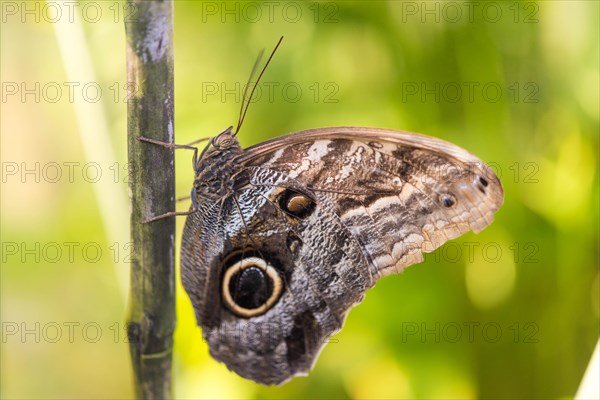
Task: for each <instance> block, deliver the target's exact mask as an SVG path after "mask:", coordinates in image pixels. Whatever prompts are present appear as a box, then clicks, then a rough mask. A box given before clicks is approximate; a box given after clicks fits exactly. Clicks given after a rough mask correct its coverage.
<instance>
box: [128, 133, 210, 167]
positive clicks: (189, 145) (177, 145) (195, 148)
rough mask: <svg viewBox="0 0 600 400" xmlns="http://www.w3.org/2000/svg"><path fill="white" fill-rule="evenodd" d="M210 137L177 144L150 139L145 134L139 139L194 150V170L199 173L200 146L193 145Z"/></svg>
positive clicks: (171, 147) (163, 145)
mask: <svg viewBox="0 0 600 400" xmlns="http://www.w3.org/2000/svg"><path fill="white" fill-rule="evenodd" d="M208 139H210V138H202V139H198V140H195V141H193V142H191V143H189V144H175V143H167V142H161V141H160V140H155V139H150V138H147V137H144V136H140V137H138V140H139V141H140V142H146V143H152V144H155V145H157V146H161V147H165V148H167V149H187V150H194V157H193V158H192V164H193V167H194V172H195V173H197V172H198V167H197V163H198V148H197V147H195V146H192V145H193V144H196V143H200V142H203V141H205V140H208Z"/></svg>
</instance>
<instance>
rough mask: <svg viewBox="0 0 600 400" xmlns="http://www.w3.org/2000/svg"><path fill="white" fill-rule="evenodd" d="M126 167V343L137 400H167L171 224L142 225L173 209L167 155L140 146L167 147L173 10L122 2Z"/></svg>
mask: <svg viewBox="0 0 600 400" xmlns="http://www.w3.org/2000/svg"><path fill="white" fill-rule="evenodd" d="M126 7H127V9H126V10H127V15H129V17H128V19H127V21H126V23H125V28H126V36H127V82H128V88H129V102H128V107H127V136H128V159H129V169H130V183H129V188H130V192H131V241H132V244H133V251H132V258H131V289H130V295H129V296H130V297H129V316H128V336H129V339H130V350H131V359H132V364H133V375H134V385H135V392H136V396H137V398H143V399H163V398H170V397H172V388H171V358H172V348H173V331H174V329H175V258H174V237H175V220H174V218H165V219H162V220H158V221H156V222H153V223H148V224H144V223H142V222H143V221H144V220H145V219H147V218H149V217H150V216H152V215H157V214H163V213H165V212H168V211H173V210H174V209H175V202H174V196H173V193H174V192H175V166H174V158H173V151H172V150H169V149H166V148H164V147H160V146H156V145H152V144H148V143H143V142H140V141H139V140H138V139H137V138H138V137H139V136H145V137H148V138H152V139H155V140H159V141H163V142H170V143H172V142H173V140H174V139H173V137H174V134H173V129H174V128H173V111H174V110H173V94H174V93H173V92H174V85H173V2H172V1H171V0H163V1H141V0H127V3H126Z"/></svg>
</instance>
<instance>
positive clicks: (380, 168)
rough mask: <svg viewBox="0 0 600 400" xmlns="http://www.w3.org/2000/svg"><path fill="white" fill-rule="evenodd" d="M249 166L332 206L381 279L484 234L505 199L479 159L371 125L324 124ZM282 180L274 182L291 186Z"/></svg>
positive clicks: (252, 155)
mask: <svg viewBox="0 0 600 400" xmlns="http://www.w3.org/2000/svg"><path fill="white" fill-rule="evenodd" d="M239 161H240V162H241V163H242V164H243V165H245V166H246V167H248V168H255V169H257V170H258V169H260V170H265V171H276V172H279V173H281V174H282V175H284V176H286V178H287V181H286V182H287V184H293V185H298V186H305V187H307V188H310V189H311V190H312V191H313V192H314V193H315V195H316V197H317V199H316V200H317V201H319V202H322V203H328V204H330V205H331V206H332V207H334V209H335V212H336V214H337V215H338V216H339V217H340V219H341V220H342V221H343V223H344V225H345V226H346V228H347V229H348V230H349V231H350V232H351V234H352V236H353V237H354V238H355V239H356V240H357V241H358V242H359V243H360V244H361V246H362V248H363V251H364V253H365V256H366V257H367V258H368V259H369V260H370V261H371V262H372V267H373V270H374V275H375V276H377V277H380V276H383V275H387V274H390V273H395V272H400V271H402V270H403V269H404V268H405V267H407V266H409V265H411V264H414V263H417V262H421V261H422V259H423V253H424V252H431V251H433V250H435V249H436V248H438V247H439V246H441V245H442V244H443V243H444V242H446V241H447V240H449V239H453V238H456V237H457V236H460V235H462V234H464V233H466V232H468V231H469V230H472V231H474V232H479V231H481V230H482V229H484V228H485V227H486V226H487V225H489V224H490V223H491V222H492V221H493V215H494V213H495V212H496V211H497V210H498V209H499V208H500V206H501V205H502V202H503V197H504V195H503V190H502V186H501V184H500V181H499V179H498V177H497V176H496V175H495V174H494V172H493V171H492V170H491V169H490V168H489V167H488V166H487V165H486V164H485V163H484V162H482V161H481V160H480V159H479V158H477V157H475V156H474V155H472V154H470V153H469V152H467V151H466V150H463V149H461V148H460V147H458V146H455V145H453V144H450V143H448V142H445V141H442V140H440V139H436V138H432V137H428V136H424V135H419V134H414V133H409V132H401V131H391V130H383V129H372V128H352V127H340V128H325V129H314V130H310V131H304V132H298V133H294V134H290V135H287V136H283V137H280V138H277V139H274V140H271V141H268V142H265V143H262V144H259V145H257V146H253V147H251V148H249V149H247V150H246V151H245V154H244V155H243V156H242V158H241V159H240V160H239ZM286 182H284V181H280V182H278V183H277V184H279V185H283V184H286Z"/></svg>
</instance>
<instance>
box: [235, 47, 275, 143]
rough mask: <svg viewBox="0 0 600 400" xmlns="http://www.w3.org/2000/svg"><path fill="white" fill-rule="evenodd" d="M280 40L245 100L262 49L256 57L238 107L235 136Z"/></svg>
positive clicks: (262, 51)
mask: <svg viewBox="0 0 600 400" xmlns="http://www.w3.org/2000/svg"><path fill="white" fill-rule="evenodd" d="M282 40H283V36H282V37H280V38H279V41H278V42H277V44H276V45H275V48H274V49H273V51H272V52H271V55H270V56H269V59H268V60H267V62H266V64H265V66H264V67H263V69H262V71H260V75H258V79H257V80H256V84H254V86H252V91H251V92H250V96H248V99H247V100H246V95H247V94H248V87H249V86H250V82H252V77H253V76H254V74H255V73H256V70H257V67H258V64H259V63H260V59H261V58H262V55H263V53H264V49H263V50H261V52H260V53H259V55H258V57H257V58H256V62H255V63H254V67H252V72H251V73H250V77H249V78H248V83H247V84H246V88H245V89H244V96H243V97H242V106H241V107H240V116H239V119H238V124H237V127H236V128H235V133H234V135H237V134H238V132H239V131H240V128H241V127H242V123H243V122H244V118H246V112H247V111H248V107H250V102H251V101H252V96H254V91H255V90H256V87H257V86H258V82H260V78H262V76H263V74H264V73H265V71H266V69H267V67H268V66H269V63H270V62H271V59H272V58H273V56H274V55H275V52H276V51H277V48H278V47H279V45H280V44H281V41H282Z"/></svg>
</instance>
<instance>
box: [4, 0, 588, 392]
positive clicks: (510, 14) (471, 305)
mask: <svg viewBox="0 0 600 400" xmlns="http://www.w3.org/2000/svg"><path fill="white" fill-rule="evenodd" d="M73 4H74V5H73V6H69V7H72V8H68V7H67V6H66V5H65V4H62V3H60V4H59V3H44V2H41V3H35V2H26V3H22V2H11V1H3V2H2V3H1V6H2V25H1V39H0V40H1V42H0V45H1V64H0V66H1V68H0V75H1V81H2V103H1V106H2V110H1V111H2V112H1V114H2V118H1V132H2V136H1V144H2V147H1V158H2V193H1V215H2V221H1V235H2V239H1V240H2V269H1V278H2V280H1V300H2V304H1V320H2V342H1V375H0V378H1V384H0V391H1V392H0V395H1V397H2V398H123V397H131V396H132V395H133V389H132V378H131V372H130V365H129V352H128V345H127V343H126V336H125V331H124V320H125V312H126V311H125V310H126V296H127V295H126V293H127V276H128V254H129V251H130V247H129V245H128V241H129V239H128V235H129V223H128V199H127V176H126V170H127V167H126V162H127V161H126V101H127V89H128V84H127V82H126V75H125V33H124V23H123V22H124V19H126V18H130V17H131V16H132V15H134V14H132V12H131V11H132V10H128V9H123V3H122V2H116V1H100V2H93V1H91V2H77V3H73ZM70 9H71V10H72V11H73V12H72V15H73V18H70V16H71V15H70V13H69V10H70ZM57 12H61V16H60V17H58V14H56V13H57ZM598 15H599V5H598V2H594V1H547V2H512V1H511V2H474V3H469V2H446V3H444V2H400V1H391V2H374V1H369V2H367V1H348V2H320V3H314V2H311V3H304V2H302V3H301V2H278V1H275V2H270V3H258V2H253V3H243V2H220V1H219V2H191V1H176V2H175V86H176V98H175V112H176V121H175V128H176V142H177V143H187V142H190V141H192V140H195V139H197V138H200V137H205V136H210V135H214V134H216V133H218V132H220V131H221V130H223V129H224V128H226V127H227V126H229V125H235V123H236V122H237V113H238V109H239V102H240V98H241V92H242V89H243V85H244V84H245V82H246V80H247V78H248V74H249V72H250V69H251V67H252V64H253V62H254V60H255V57H256V55H257V53H258V51H259V50H260V49H261V48H266V49H267V51H269V50H270V49H272V47H273V46H274V45H275V43H276V41H277V39H278V38H279V36H280V35H284V36H285V39H284V41H283V44H282V46H281V48H280V50H279V51H278V53H277V55H276V56H275V59H274V61H273V62H272V64H271V66H270V67H269V69H268V71H267V72H266V74H265V76H264V78H263V85H261V89H262V91H261V92H260V93H259V96H257V99H256V101H255V102H254V103H253V105H252V106H251V108H250V111H249V113H248V116H247V118H246V122H245V125H244V127H243V128H242V132H241V134H240V138H241V141H242V143H243V145H250V144H254V143H257V142H259V141H262V140H264V139H267V138H270V137H274V136H278V135H281V134H283V133H287V132H293V131H298V130H302V129H308V128H315V127H323V126H336V125H359V126H360V125H362V126H373V127H385V128H392V129H402V130H409V131H414V132H421V133H426V134H429V135H432V136H436V137H439V138H442V139H445V140H448V141H451V142H453V143H456V144H458V145H459V146H461V147H464V148H466V149H468V150H469V151H471V152H472V153H474V154H476V155H478V156H479V157H481V158H482V159H483V160H485V161H486V162H489V163H490V165H491V166H492V167H493V168H494V169H495V170H496V171H497V173H498V174H499V176H500V178H501V180H502V182H503V185H504V188H505V204H504V206H503V207H502V209H501V210H500V211H499V212H498V213H497V214H496V221H495V222H494V223H493V224H492V225H491V226H490V227H488V228H487V229H486V230H485V231H484V232H482V233H481V234H479V235H474V234H473V233H469V234H467V235H464V236H463V237H461V238H460V239H458V240H455V241H453V242H452V243H448V244H446V245H445V246H444V247H443V248H442V249H440V250H438V252H436V253H434V254H430V255H428V256H427V257H426V261H425V262H424V263H423V264H421V265H416V266H413V267H411V268H409V269H408V270H407V271H405V273H403V274H402V275H401V276H393V277H388V278H386V279H383V280H382V281H380V282H379V283H378V285H377V287H376V288H375V289H373V290H372V291H370V292H369V293H368V295H367V297H366V300H365V301H364V302H363V303H362V304H361V305H360V306H359V307H357V308H355V309H354V310H353V311H352V312H351V313H350V314H349V316H348V319H347V321H346V324H345V327H344V329H343V330H342V331H341V332H340V333H339V334H337V335H335V336H334V337H333V339H332V341H331V343H329V344H328V345H327V346H326V347H325V349H324V350H323V352H322V353H321V356H320V358H319V359H318V361H317V363H316V365H315V368H314V370H313V371H312V373H311V374H310V375H309V376H308V377H301V378H296V379H294V380H292V381H291V382H289V383H287V384H285V385H284V386H282V387H262V386H259V385H256V384H254V383H252V382H250V381H246V380H244V379H242V378H239V377H238V376H237V375H235V374H233V373H230V372H228V370H227V369H226V367H224V365H222V364H219V363H217V362H216V361H214V360H212V359H211V358H210V356H209V355H208V349H207V346H206V344H205V343H204V342H203V340H202V337H201V332H200V330H199V328H197V327H196V325H195V321H194V316H193V311H192V308H191V305H190V302H189V300H188V299H187V297H186V295H185V293H184V292H183V290H182V288H181V286H179V287H178V288H177V290H178V299H177V310H178V325H177V331H176V335H175V353H174V369H173V379H174V385H175V394H176V397H177V398H282V397H289V398H308V397H315V398H346V397H349V398H511V399H512V398H559V397H560V398H570V397H573V396H574V395H575V393H576V391H577V388H578V386H579V383H580V381H581V379H582V376H583V374H584V371H585V369H586V366H587V364H588V362H589V359H590V357H591V355H592V351H593V349H594V346H595V344H596V342H597V340H598V336H599V316H600V306H599V304H600V293H599V287H600V277H599V273H598V256H599V254H598V200H599V199H598V182H599V181H598V132H599V125H598V123H599V121H598V119H599V115H598V114H599V102H598V96H599V94H598V93H599V74H598V59H599V44H598V38H599V25H598ZM80 28H81V29H80ZM61 43H62V44H61ZM129 88H130V87H129ZM98 89H100V90H98ZM190 157H191V155H190V154H188V152H181V153H177V155H176V162H177V165H176V168H177V195H178V196H185V195H187V194H188V193H189V188H190V187H191V184H192V181H193V171H192V169H191V166H190ZM187 207H188V204H187V203H184V204H179V208H181V209H185V208H187ZM183 224H184V219H183V218H182V219H178V220H177V228H178V234H179V235H180V234H181V229H182V227H183ZM176 242H177V243H179V242H180V236H178V238H177V240H176ZM178 285H179V283H178ZM596 379H597V378H596Z"/></svg>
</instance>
